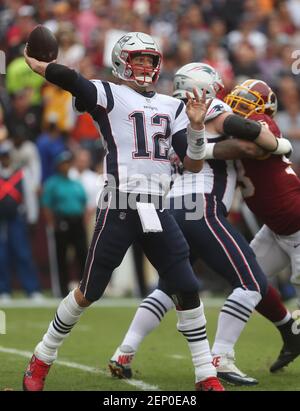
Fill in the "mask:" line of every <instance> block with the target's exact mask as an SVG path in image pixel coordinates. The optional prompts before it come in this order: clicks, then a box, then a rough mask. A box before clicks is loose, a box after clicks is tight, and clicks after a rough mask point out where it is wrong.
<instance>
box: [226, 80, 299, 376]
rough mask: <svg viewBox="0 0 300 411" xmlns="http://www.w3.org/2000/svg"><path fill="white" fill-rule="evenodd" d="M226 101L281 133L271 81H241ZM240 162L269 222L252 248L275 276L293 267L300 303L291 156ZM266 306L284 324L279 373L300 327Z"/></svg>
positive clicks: (241, 175)
mask: <svg viewBox="0 0 300 411" xmlns="http://www.w3.org/2000/svg"><path fill="white" fill-rule="evenodd" d="M225 101H226V102H227V104H229V106H230V107H231V108H232V110H233V112H234V113H236V114H238V115H240V116H242V117H244V118H250V119H253V120H256V121H259V122H261V123H262V124H265V125H267V126H268V127H269V128H270V130H271V131H272V132H273V133H274V135H276V136H277V137H281V132H280V130H279V128H278V126H277V124H276V123H275V121H274V120H273V117H274V115H275V114H276V111H277V98H276V95H275V93H274V92H273V90H272V89H271V88H270V87H269V86H268V85H267V84H266V83H265V82H263V81H261V80H256V79H250V80H247V81H245V82H243V83H242V84H240V85H237V86H236V87H235V88H234V89H233V90H232V92H231V93H230V94H228V95H227V96H226V98H225ZM261 160H263V161H261ZM237 166H238V180H239V182H240V184H241V186H242V187H241V191H242V194H243V198H244V200H245V202H246V204H247V206H248V207H249V209H250V210H251V211H252V212H253V213H254V214H255V215H256V216H257V217H258V218H259V220H260V221H262V222H263V223H264V225H263V227H262V228H261V229H260V231H259V232H258V233H257V234H256V236H255V237H254V239H253V240H252V242H251V244H250V245H251V248H252V249H253V251H254V252H255V254H256V259H257V261H258V263H259V265H260V266H261V268H262V270H263V271H264V273H265V274H266V275H267V276H269V277H271V276H273V275H276V274H278V273H279V272H280V271H282V270H283V269H284V268H286V267H289V266H290V268H291V272H292V276H291V282H292V284H293V285H294V287H295V289H296V291H297V296H298V305H299V307H300V179H299V177H298V176H297V175H296V173H295V172H294V170H293V169H292V167H291V162H290V161H289V160H288V158H286V157H285V156H273V155H269V154H267V155H266V156H263V157H262V158H260V159H242V160H241V161H237ZM263 304H264V306H263ZM260 309H265V310H266V311H267V313H268V315H269V316H270V320H271V321H273V322H274V323H275V324H277V325H279V326H280V325H281V327H280V330H281V332H282V333H283V337H284V345H283V348H282V351H281V353H280V355H279V357H278V359H277V361H276V362H275V363H274V364H273V365H272V366H271V368H270V370H271V372H275V371H277V370H279V369H281V368H282V367H284V366H285V365H287V364H289V363H290V362H291V361H292V360H293V359H295V358H296V357H297V356H298V355H299V354H300V338H299V336H298V338H297V337H296V335H297V334H299V330H298V329H297V325H296V323H295V322H294V321H293V320H291V317H290V315H288V316H285V317H284V316H283V315H282V314H281V317H283V318H282V319H281V320H280V316H279V317H278V310H276V309H274V306H273V305H272V302H268V301H267V300H265V301H262V303H261V307H260ZM293 324H294V325H293ZM292 330H293V331H294V338H293V334H292V332H291V331H292ZM289 334H290V337H289ZM287 337H289V338H287Z"/></svg>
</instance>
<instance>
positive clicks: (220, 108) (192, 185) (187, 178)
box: [168, 99, 236, 211]
mask: <svg viewBox="0 0 300 411" xmlns="http://www.w3.org/2000/svg"><path fill="white" fill-rule="evenodd" d="M224 112H232V110H231V108H230V107H229V106H228V105H227V104H225V103H224V102H223V101H221V100H219V99H213V101H212V103H211V105H210V107H209V110H208V112H207V114H206V118H205V122H207V121H209V120H212V119H213V118H215V117H217V116H218V115H220V114H222V113H224ZM205 137H206V140H207V142H208V143H216V142H218V141H222V140H224V139H226V137H225V136H222V135H217V134H212V133H209V132H207V131H206V132H205ZM235 187H236V171H235V167H234V162H233V161H232V160H227V161H223V160H206V161H205V162H204V165H203V168H202V170H201V171H200V172H199V173H191V172H189V171H184V172H183V174H182V175H178V176H177V177H176V179H175V181H174V184H173V187H172V189H171V191H170V193H169V194H168V197H178V196H183V195H187V194H192V193H209V194H213V195H216V197H217V198H218V200H220V201H222V202H223V204H224V205H225V207H226V209H227V211H229V209H230V207H231V204H232V201H233V196H234V192H235Z"/></svg>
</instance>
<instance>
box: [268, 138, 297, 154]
mask: <svg viewBox="0 0 300 411" xmlns="http://www.w3.org/2000/svg"><path fill="white" fill-rule="evenodd" d="M292 150H293V147H292V145H291V143H290V142H289V140H287V139H286V138H277V148H276V150H274V151H272V154H278V155H282V154H288V153H290V152H291V151H292Z"/></svg>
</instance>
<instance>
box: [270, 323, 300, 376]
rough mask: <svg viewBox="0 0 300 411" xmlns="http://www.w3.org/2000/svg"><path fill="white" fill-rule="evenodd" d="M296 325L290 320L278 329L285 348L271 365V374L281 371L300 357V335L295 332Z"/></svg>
mask: <svg viewBox="0 0 300 411" xmlns="http://www.w3.org/2000/svg"><path fill="white" fill-rule="evenodd" d="M294 323H295V321H294V320H293V319H290V320H289V321H288V322H287V323H286V324H284V325H282V326H280V327H278V329H279V331H280V333H281V336H282V339H283V347H282V349H281V351H280V353H279V356H278V358H277V360H276V361H275V362H274V364H272V365H271V367H270V372H276V371H279V370H281V369H282V368H283V367H286V366H287V365H289V364H290V363H291V362H292V361H294V360H295V359H296V358H297V357H298V356H299V355H300V334H295V333H294V332H293V328H294V325H295V324H294ZM297 327H298V326H296V329H297Z"/></svg>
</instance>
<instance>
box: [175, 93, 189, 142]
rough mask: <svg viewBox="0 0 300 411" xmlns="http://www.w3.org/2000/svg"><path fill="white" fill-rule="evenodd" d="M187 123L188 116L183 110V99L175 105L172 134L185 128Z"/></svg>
mask: <svg viewBox="0 0 300 411" xmlns="http://www.w3.org/2000/svg"><path fill="white" fill-rule="evenodd" d="M188 123H189V119H188V116H187V114H186V112H185V105H184V102H183V101H180V103H179V105H178V106H177V109H176V113H175V119H174V124H173V127H172V135H173V136H174V135H176V134H177V133H178V132H181V131H182V130H186V128H187V125H188Z"/></svg>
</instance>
